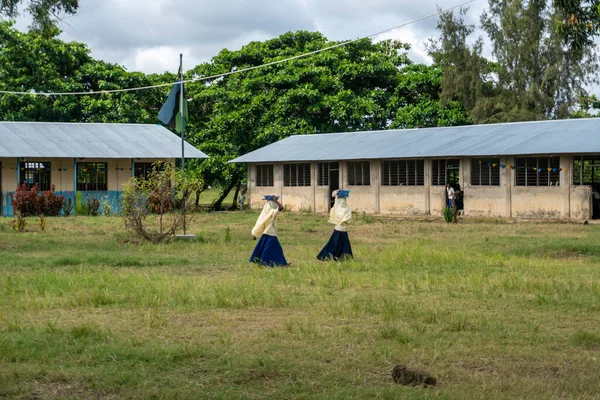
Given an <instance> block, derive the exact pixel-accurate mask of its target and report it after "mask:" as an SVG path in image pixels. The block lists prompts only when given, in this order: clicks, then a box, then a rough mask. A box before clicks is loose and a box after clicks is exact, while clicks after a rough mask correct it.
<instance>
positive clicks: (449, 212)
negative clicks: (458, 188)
mask: <svg viewBox="0 0 600 400" xmlns="http://www.w3.org/2000/svg"><path fill="white" fill-rule="evenodd" d="M444 220H445V221H446V222H447V223H452V222H454V223H456V222H458V210H457V209H456V207H454V208H450V207H446V208H444Z"/></svg>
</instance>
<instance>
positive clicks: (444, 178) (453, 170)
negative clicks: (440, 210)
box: [431, 158, 464, 211]
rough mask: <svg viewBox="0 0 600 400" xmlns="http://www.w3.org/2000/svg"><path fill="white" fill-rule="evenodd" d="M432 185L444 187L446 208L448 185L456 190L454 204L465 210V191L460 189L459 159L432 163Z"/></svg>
mask: <svg viewBox="0 0 600 400" xmlns="http://www.w3.org/2000/svg"><path fill="white" fill-rule="evenodd" d="M431 167H432V171H431V184H432V185H433V186H443V187H444V199H445V200H444V207H446V205H447V204H448V191H447V190H446V188H445V187H446V184H450V186H452V189H454V202H455V204H456V208H457V209H458V210H459V211H460V210H462V209H463V208H464V201H463V191H462V188H461V187H460V183H459V182H460V161H459V160H458V159H446V158H440V159H434V160H432V161H431Z"/></svg>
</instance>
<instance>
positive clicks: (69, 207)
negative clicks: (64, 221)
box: [62, 197, 73, 217]
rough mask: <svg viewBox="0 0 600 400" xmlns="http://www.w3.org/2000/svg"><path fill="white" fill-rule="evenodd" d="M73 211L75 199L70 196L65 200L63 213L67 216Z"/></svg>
mask: <svg viewBox="0 0 600 400" xmlns="http://www.w3.org/2000/svg"><path fill="white" fill-rule="evenodd" d="M72 212H73V199H71V198H70V197H69V198H67V199H66V200H65V201H63V208H62V213H63V215H64V216H65V217H68V216H69V215H71V213H72Z"/></svg>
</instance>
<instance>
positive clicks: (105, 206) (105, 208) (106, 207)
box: [100, 196, 113, 217]
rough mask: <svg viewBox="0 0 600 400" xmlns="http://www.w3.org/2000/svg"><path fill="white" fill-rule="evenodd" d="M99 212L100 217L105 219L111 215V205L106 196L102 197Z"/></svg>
mask: <svg viewBox="0 0 600 400" xmlns="http://www.w3.org/2000/svg"><path fill="white" fill-rule="evenodd" d="M100 210H102V215H104V216H105V217H110V216H111V215H112V214H113V207H112V203H111V202H110V199H109V198H108V196H104V197H103V198H102V200H100Z"/></svg>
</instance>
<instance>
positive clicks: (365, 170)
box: [348, 161, 371, 186]
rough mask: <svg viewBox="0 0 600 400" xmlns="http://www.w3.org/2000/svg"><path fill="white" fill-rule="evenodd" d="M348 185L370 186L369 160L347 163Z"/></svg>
mask: <svg viewBox="0 0 600 400" xmlns="http://www.w3.org/2000/svg"><path fill="white" fill-rule="evenodd" d="M348 185H350V186H371V163H370V162H369V161H358V162H356V161H353V162H349V163H348Z"/></svg>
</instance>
